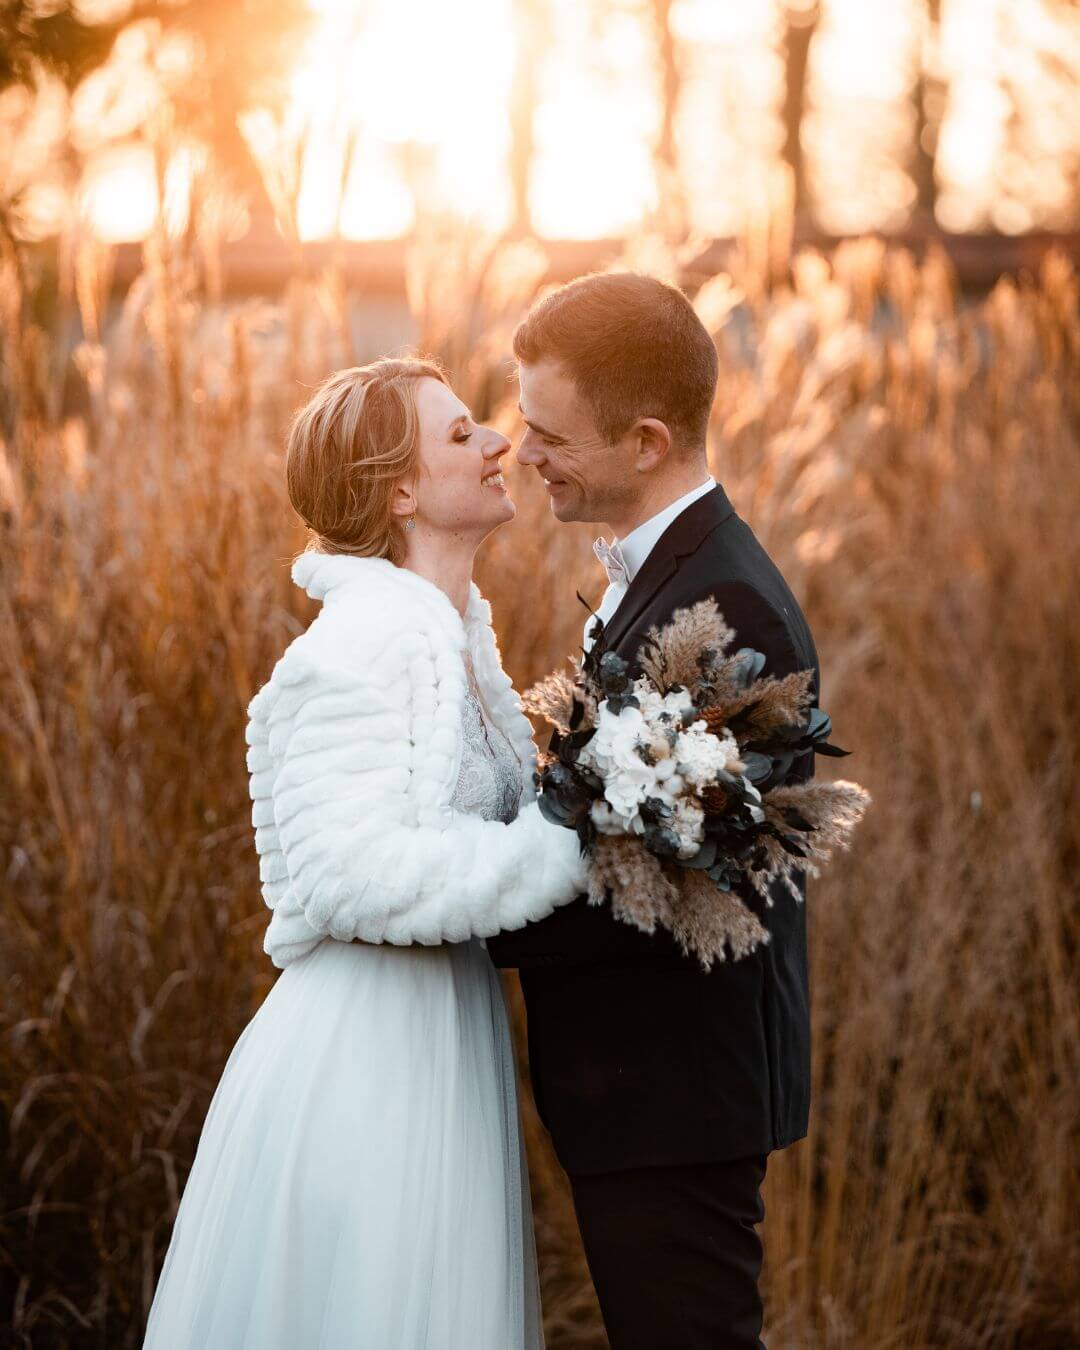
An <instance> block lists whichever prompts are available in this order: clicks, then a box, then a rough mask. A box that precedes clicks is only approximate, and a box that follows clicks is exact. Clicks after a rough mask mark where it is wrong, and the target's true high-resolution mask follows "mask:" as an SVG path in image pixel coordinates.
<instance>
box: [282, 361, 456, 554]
mask: <svg viewBox="0 0 1080 1350" xmlns="http://www.w3.org/2000/svg"><path fill="white" fill-rule="evenodd" d="M425 378H429V379H433V380H439V381H440V382H441V383H443V384H446V383H447V379H446V376H445V374H444V373H443V371H442V370H441V369H440V368H439V366H438V365H436V363H435V362H434V361H432V360H428V359H420V358H405V359H395V358H392V357H383V358H382V359H380V360H378V361H372V362H370V363H369V364H368V365H366V366H350V367H348V368H347V369H345V370H338V371H335V372H334V374H333V375H331V376H329V377H328V378H327V379H325V380H324V381H323V382H322V384H320V385H319V387H318V388H317V389H316V390H315V393H314V394H312V396H311V398H310V399H308V401H307V403H305V404H304V406H303V407H302V408H300V409H299V410H298V411H297V413H296V414H295V416H294V417H293V420H292V424H291V426H290V427H289V435H288V441H287V445H286V451H285V481H286V485H287V487H288V492H289V500H290V502H292V505H293V509H294V510H295V511H296V513H297V515H298V516H299V517H300V518H301V520H303V522H304V523H305V525H307V527H308V529H309V530H310V531H311V538H310V540H309V543H308V548H309V549H312V548H316V549H318V550H319V551H320V552H323V553H352V554H355V555H356V556H358V557H361V558H388V559H389V560H390V561H391V562H393V563H397V564H399V565H400V564H401V563H402V562H403V561H404V558H405V537H404V523H403V522H402V521H401V520H400V518H399V517H398V516H395V515H394V514H393V512H392V511H391V510H390V506H391V502H392V500H393V492H394V488H395V487H396V486H397V484H398V483H400V482H402V480H408V481H411V480H412V479H414V478H415V476H416V473H417V471H418V469H419V463H420V417H419V414H418V413H417V410H416V386H417V383H418V382H419V381H420V380H422V379H425Z"/></svg>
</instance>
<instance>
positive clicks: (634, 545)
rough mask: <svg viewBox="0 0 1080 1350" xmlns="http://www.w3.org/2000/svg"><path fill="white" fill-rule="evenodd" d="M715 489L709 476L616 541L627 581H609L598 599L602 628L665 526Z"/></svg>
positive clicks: (588, 622) (587, 641)
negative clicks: (691, 504) (692, 503)
mask: <svg viewBox="0 0 1080 1350" xmlns="http://www.w3.org/2000/svg"><path fill="white" fill-rule="evenodd" d="M715 486H716V479H715V478H713V476H712V475H711V474H710V475H709V477H708V478H706V480H705V481H704V483H702V484H701V485H700V486H699V487H696V488H692V489H691V490H690V491H689V492H687V493H684V494H683V496H681V497H680V498H679V499H678V500H677V501H674V502H672V503H671V505H670V506H665V507H664V509H663V510H662V511H658V512H657V513H656V515H655V516H650V517H649V519H648V520H646V521H645V522H644V523H643V524H641V525H639V526H638V527H637V529H635V530H631V531H630V533H629V534H628V535H627V536H626V538H625V539H619V540H616V543H617V544H618V545H619V549H620V551H621V553H622V557H623V562H624V563H625V565H626V571H627V579H626V581H625V582H612V583H611V584H610V585H609V586H608V588H607V590H606V591H605V592H604V594H603V596H602V597H601V600H600V605H599V607H598V609H597V611H596V613H597V615H598V616H599V617H600V618H601V619H602V620H603V621H604V624H605V625H606V624H607V621H608V620H609V619H610V618H611V616H612V615H613V614H614V613H615V611H616V610H617V609H618V608H619V605H620V604H622V601H623V597H624V596H625V595H626V592H627V591H628V590H629V588H630V582H632V581H633V579H634V577H635V576H637V574H638V572H640V571H641V569H642V567H644V565H645V560H646V559H647V558H648V556H649V554H650V553H651V552H652V551H653V549H654V548H655V547H656V544H657V542H658V541H659V539H660V536H661V535H662V534H663V533H664V531H665V530H666V529H667V527H668V526H669V525H670V524H671V522H672V521H673V520H674V519H675V518H676V517H677V516H681V515H682V513H683V512H684V511H685V510H686V508H687V507H688V506H689V505H690V503H691V502H696V501H697V499H698V498H699V497H704V495H705V494H706V492H711V491H712V490H713V488H714V487H715ZM592 621H593V616H592V615H591V614H590V615H589V617H588V618H587V619H586V620H585V634H584V637H583V639H582V644H583V646H584V648H585V650H586V651H588V650H589V648H590V647H591V646H592V637H591V636H590V633H589V629H590V628H591V627H592Z"/></svg>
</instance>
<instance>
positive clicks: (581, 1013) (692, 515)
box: [487, 486, 820, 1173]
mask: <svg viewBox="0 0 1080 1350" xmlns="http://www.w3.org/2000/svg"><path fill="white" fill-rule="evenodd" d="M709 597H712V598H714V599H715V600H716V601H717V603H718V604H719V606H720V609H721V611H722V613H723V615H724V617H725V619H726V620H727V622H728V623H729V624H730V625H731V627H732V628H733V629H734V630H735V642H734V644H733V647H732V649H731V650H734V649H735V648H738V647H743V646H745V647H754V648H756V649H757V650H758V651H760V652H762V653H764V655H765V658H766V662H765V667H764V671H763V675H769V674H773V675H777V676H782V675H786V674H790V673H791V672H792V671H795V670H806V669H812V670H813V671H814V691H815V702H816V699H817V696H818V694H819V690H820V670H819V667H818V658H817V651H816V649H815V647H814V640H813V637H812V636H811V633H810V629H809V628H808V626H807V624H806V620H805V618H804V617H803V614H802V611H801V609H800V608H799V605H798V602H797V601H796V600H795V597H794V596H793V595H792V593H791V591H790V589H789V588H788V585H787V583H786V582H785V581H784V578H783V576H782V575H781V574H780V572H779V570H778V569H777V567H776V565H775V564H774V563H773V561H772V559H771V558H770V557H769V555H768V554H767V553H766V552H765V550H764V549H763V548H762V546H761V545H760V544H759V543H758V540H757V539H756V537H755V536H754V532H753V531H752V530H751V528H750V527H749V525H747V524H746V522H745V521H744V520H742V519H741V518H740V517H739V516H738V515H737V514H736V512H735V510H734V508H733V507H732V505H731V502H730V501H729V500H728V497H727V494H726V492H725V491H724V489H723V488H722V487H720V486H717V487H716V488H714V489H713V490H712V491H711V492H707V493H706V494H705V495H704V496H703V497H699V498H698V499H697V500H696V501H694V502H692V503H691V504H690V506H688V507H687V508H686V510H685V511H683V512H682V513H681V514H680V515H679V516H678V517H677V518H676V519H675V520H674V521H672V523H671V524H670V525H669V526H668V528H667V529H666V530H665V532H664V533H663V535H662V536H661V537H660V539H659V540H658V542H657V544H656V546H655V547H654V549H653V550H652V552H651V553H650V554H649V556H648V558H647V559H646V561H645V563H644V565H643V566H642V568H641V570H640V571H639V572H638V573H637V574H636V575H635V577H634V579H633V581H632V582H631V584H630V586H629V588H628V590H627V593H626V595H625V597H624V598H623V601H622V603H621V604H620V606H619V608H618V609H617V610H616V611H615V613H614V614H613V615H612V616H611V619H610V621H609V623H608V625H607V635H608V642H609V645H611V646H612V647H613V648H614V649H615V650H616V651H618V652H619V653H620V655H622V656H624V657H628V658H630V657H633V656H634V654H635V653H636V651H637V648H638V646H639V645H640V643H641V640H642V639H643V637H644V636H645V634H646V632H647V631H648V630H649V628H651V627H652V626H653V625H662V624H664V623H666V622H667V621H668V620H669V619H670V618H671V616H672V614H673V612H674V611H675V610H676V609H679V608H681V607H683V606H686V605H690V604H693V603H695V602H696V601H698V600H703V599H706V598H709ZM812 775H813V755H812V754H809V755H806V756H803V757H802V759H801V760H797V761H796V763H795V765H794V766H793V769H792V773H791V775H790V779H791V781H802V780H805V779H806V778H809V777H811V776H812ZM802 890H803V893H804V895H805V881H803V883H802ZM758 913H759V915H760V917H761V919H762V921H763V922H764V923H765V925H766V927H767V928H768V929H769V931H770V934H771V940H770V942H768V943H767V944H765V945H764V946H762V947H760V948H759V949H758V951H757V952H755V953H753V954H752V955H750V956H748V957H745V958H744V959H743V960H741V961H736V962H731V961H728V962H724V963H721V964H717V965H714V966H713V968H712V970H711V971H710V972H709V973H708V974H706V973H705V972H704V971H702V969H701V967H700V966H699V965H698V963H697V960H696V958H694V957H692V956H690V957H687V956H684V955H683V953H682V951H681V949H680V948H679V946H678V944H677V943H676V942H675V941H674V939H673V938H672V937H671V936H670V934H669V933H667V931H666V930H661V929H657V931H656V932H655V933H654V934H653V935H651V936H650V935H648V934H645V933H642V932H640V931H638V930H637V929H635V928H633V927H631V926H630V925H628V924H625V923H622V922H620V921H619V920H617V919H615V918H613V917H612V915H611V911H610V909H609V908H608V906H607V905H603V906H590V905H588V904H587V902H586V898H585V896H579V897H578V899H577V900H575V901H573V902H571V903H570V904H569V905H565V906H563V907H562V908H560V909H557V910H556V911H555V912H554V913H553V914H551V915H550V916H549V917H548V918H546V919H543V920H541V921H540V922H539V923H532V924H527V925H526V926H525V927H524V928H523V929H519V930H518V931H517V932H509V933H500V934H498V935H497V936H496V937H493V938H489V939H488V942H487V948H488V951H489V953H490V954H491V957H492V959H493V960H494V962H495V964H496V965H498V966H517V967H518V968H519V970H520V977H521V985H522V990H523V993H524V996H525V1004H526V1010H527V1013H528V1027H529V1067H530V1074H531V1078H532V1084H533V1092H534V1096H535V1099H536V1104H537V1108H538V1110H539V1112H540V1116H541V1119H542V1120H543V1122H544V1124H545V1125H546V1126H547V1128H548V1130H549V1131H550V1133H551V1136H552V1140H553V1142H554V1145H555V1149H556V1152H557V1153H558V1156H559V1160H560V1161H561V1163H562V1164H563V1166H564V1167H565V1168H566V1170H567V1171H568V1172H570V1173H575V1172H578V1173H588V1172H605V1171H615V1170H619V1169H622V1168H627V1167H642V1166H664V1165H676V1164H689V1163H695V1162H719V1161H723V1160H724V1159H730V1158H738V1157H744V1156H747V1155H750V1154H758V1153H767V1152H769V1151H770V1150H771V1149H775V1148H782V1147H784V1146H785V1145H787V1144H790V1143H793V1142H794V1141H795V1140H797V1139H800V1138H802V1137H803V1135H805V1133H806V1128H807V1121H808V1116H809V1107H810V1010H809V989H808V979H807V956H806V909H805V905H804V904H797V903H796V902H795V901H794V900H793V899H792V898H791V896H790V895H789V894H787V893H786V892H785V891H784V890H783V889H781V888H780V887H779V886H777V887H775V888H774V904H773V905H772V906H771V907H764V906H762V907H761V908H759V910H758Z"/></svg>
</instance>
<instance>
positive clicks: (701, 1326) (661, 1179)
mask: <svg viewBox="0 0 1080 1350" xmlns="http://www.w3.org/2000/svg"><path fill="white" fill-rule="evenodd" d="M766 1160H767V1155H758V1156H756V1157H752V1158H739V1159H737V1160H735V1161H732V1162H721V1163H703V1164H695V1165H693V1166H689V1167H649V1168H635V1169H633V1170H631V1171H623V1172H603V1173H600V1174H598V1175H588V1176H586V1175H577V1176H572V1177H571V1178H570V1183H571V1186H572V1188H573V1193H574V1207H575V1209H576V1210H577V1218H578V1225H579V1226H580V1228H581V1237H582V1241H583V1242H584V1245H585V1255H586V1257H587V1259H588V1262H589V1270H590V1273H591V1274H592V1278H593V1284H594V1285H595V1286H596V1294H597V1297H598V1299H599V1300H600V1311H601V1312H602V1313H603V1315H604V1325H605V1326H606V1328H607V1334H608V1341H609V1343H610V1346H611V1350H669V1348H670V1350H674V1347H678V1350H744V1347H745V1350H763V1347H764V1342H763V1341H762V1340H761V1321H762V1306H761V1295H760V1293H759V1291H758V1276H759V1275H760V1273H761V1260H762V1246H761V1239H760V1237H759V1236H758V1234H757V1231H756V1229H755V1227H754V1225H755V1224H759V1223H761V1222H762V1220H763V1219H764V1217H765V1205H764V1202H763V1201H762V1198H761V1192H760V1187H761V1183H762V1182H763V1181H764V1179H765V1166H766Z"/></svg>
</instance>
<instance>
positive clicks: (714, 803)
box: [701, 783, 730, 816]
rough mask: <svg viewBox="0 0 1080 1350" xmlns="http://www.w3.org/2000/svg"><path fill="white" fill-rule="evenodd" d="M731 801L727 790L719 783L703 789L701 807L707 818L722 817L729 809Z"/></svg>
mask: <svg viewBox="0 0 1080 1350" xmlns="http://www.w3.org/2000/svg"><path fill="white" fill-rule="evenodd" d="M729 801H730V798H729V797H728V794H727V789H726V788H722V787H721V786H720V784H719V783H714V784H713V786H712V787H707V788H704V789H702V793H701V806H702V810H703V811H704V812H705V814H706V815H707V816H722V815H723V814H724V812H725V811H726V810H727V809H728V803H729Z"/></svg>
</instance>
